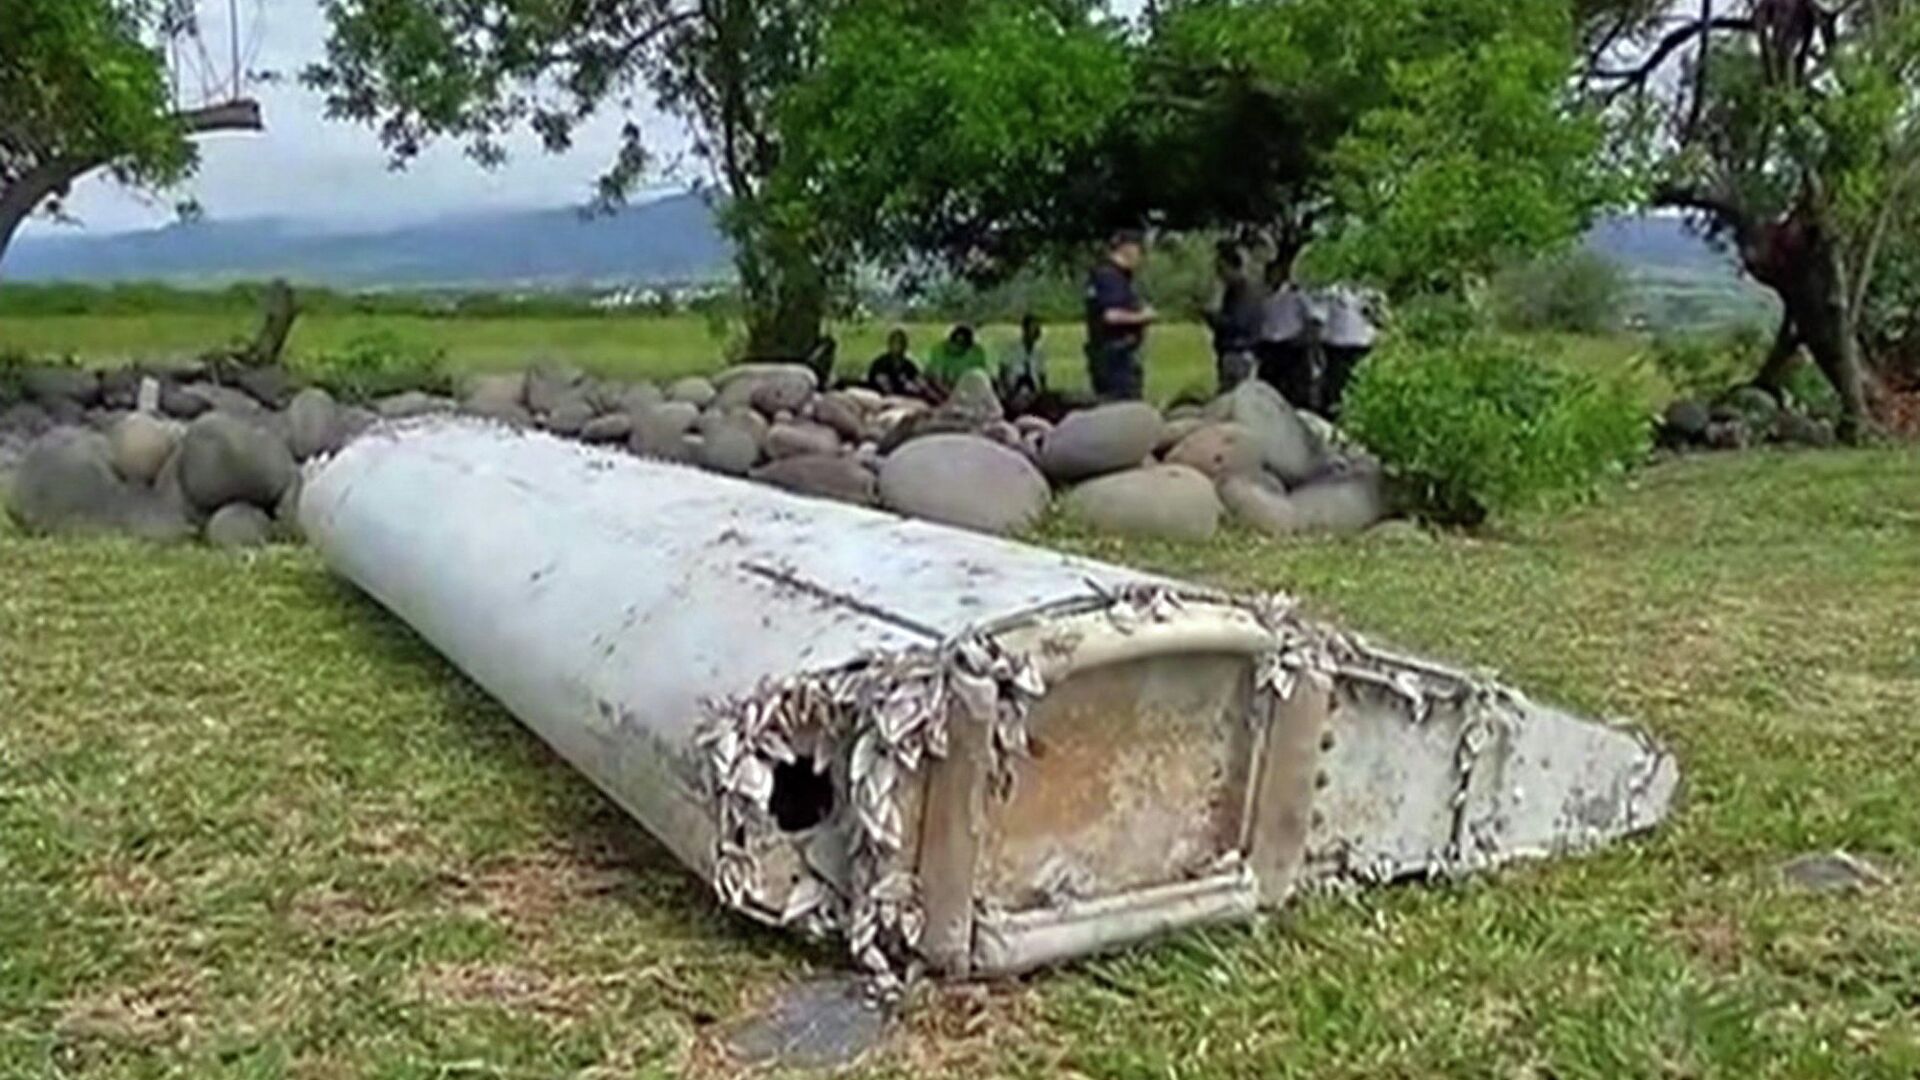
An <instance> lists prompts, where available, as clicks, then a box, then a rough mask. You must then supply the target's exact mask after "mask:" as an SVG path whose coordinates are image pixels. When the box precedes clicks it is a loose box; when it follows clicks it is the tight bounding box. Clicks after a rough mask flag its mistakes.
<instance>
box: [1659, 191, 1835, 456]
mask: <svg viewBox="0 0 1920 1080" xmlns="http://www.w3.org/2000/svg"><path fill="white" fill-rule="evenodd" d="M1655 203H1656V204H1657V205H1662V206H1668V207H1677V208H1682V209H1687V210H1693V211H1696V212H1698V213H1701V214H1705V215H1706V216H1707V217H1708V218H1710V219H1711V220H1712V221H1713V222H1714V224H1715V225H1717V226H1719V227H1720V228H1721V229H1722V230H1724V231H1725V232H1726V233H1728V234H1729V235H1731V236H1732V237H1733V239H1734V241H1735V243H1736V244H1737V245H1738V247H1739V251H1740V262H1741V265H1742V266H1743V267H1744V268H1745V269H1746V271H1747V274H1748V276H1750V277H1752V278H1753V279H1754V280H1755V281H1757V282H1759V283H1760V284H1761V285H1764V286H1766V287H1767V288H1768V289H1771V290H1772V291H1773V292H1774V294H1775V295H1776V296H1778V297H1779V298H1780V306H1781V309H1782V311H1783V312H1784V315H1783V316H1782V319H1781V327H1780V333H1779V335H1778V336H1777V337H1776V338H1775V341H1774V348H1773V350H1772V352H1771V353H1769V355H1768V357H1767V363H1766V365H1765V366H1764V367H1763V368H1762V369H1761V371H1760V374H1759V376H1758V377H1757V378H1756V379H1755V382H1756V384H1758V385H1760V386H1763V387H1765V388H1766V389H1768V390H1771V391H1775V392H1777V391H1778V390H1779V387H1780V384H1781V383H1782V382H1784V381H1785V379H1786V376H1787V373H1788V372H1789V371H1791V370H1792V366H1793V360H1794V357H1795V355H1796V352H1797V350H1798V349H1799V348H1802V347H1804V348H1805V349H1806V350H1807V354H1808V355H1809V356H1811V357H1812V358H1813V362H1814V363H1815V364H1816V365H1818V366H1819V368H1820V371H1821V373H1822V374H1823V375H1825V376H1826V377H1827V381H1828V382H1830V383H1832V384H1833V389H1834V392H1835V393H1837V394H1838V395H1839V397H1840V408H1841V422H1840V435H1841V437H1842V438H1844V439H1847V440H1848V441H1853V440H1856V439H1858V438H1859V437H1860V436H1861V434H1863V433H1864V431H1865V430H1866V427H1867V423H1868V416H1867V383H1868V377H1867V370H1866V366H1865V361H1864V360H1863V358H1862V354H1861V348H1860V334H1859V328H1858V327H1857V326H1856V325H1855V322H1854V315H1853V308H1852V306H1851V305H1850V304H1849V303H1848V289H1847V272H1846V268H1845V264H1844V262H1843V261H1842V258H1841V251H1840V245H1839V243H1838V242H1837V241H1836V240H1835V238H1834V235H1833V233H1832V231H1831V230H1830V229H1829V228H1827V226H1826V224H1825V222H1824V220H1823V215H1822V212H1821V204H1820V201H1819V199H1818V198H1817V197H1816V195H1815V193H1814V192H1813V191H1811V190H1810V191H1809V192H1807V193H1806V194H1804V195H1803V196H1802V197H1801V199H1800V200H1799V201H1798V202H1797V203H1796V204H1795V205H1794V207H1793V209H1792V210H1791V211H1789V212H1788V213H1787V214H1786V215H1785V216H1784V217H1781V218H1778V219H1775V220H1771V221H1760V220H1756V218H1755V217H1754V216H1753V215H1752V214H1751V213H1749V212H1747V211H1746V210H1745V209H1743V208H1742V207H1741V206H1740V205H1738V204H1737V203H1735V202H1734V201H1732V200H1730V199H1725V198H1721V197H1718V196H1716V195H1714V194H1712V193H1709V192H1700V191H1694V190H1686V189H1670V190H1667V191H1662V192H1660V193H1658V194H1657V195H1656V197H1655Z"/></svg>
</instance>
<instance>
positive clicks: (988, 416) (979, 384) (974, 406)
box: [940, 368, 1007, 427]
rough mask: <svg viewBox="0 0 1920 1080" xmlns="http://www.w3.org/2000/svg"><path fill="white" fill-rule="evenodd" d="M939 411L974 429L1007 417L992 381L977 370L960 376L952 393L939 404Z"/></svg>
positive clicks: (984, 373) (985, 374)
mask: <svg viewBox="0 0 1920 1080" xmlns="http://www.w3.org/2000/svg"><path fill="white" fill-rule="evenodd" d="M940 411H941V412H943V413H945V414H947V415H949V416H952V417H954V418H956V419H959V420H963V421H966V422H968V423H971V424H972V425H973V426H975V427H981V426H984V425H986V424H990V423H992V422H993V421H995V420H1003V419H1005V418H1006V415H1007V410H1006V407H1005V406H1003V405H1001V404H1000V395H999V394H996V393H994V390H993V379H992V378H991V377H989V376H988V375H987V373H986V372H984V371H981V370H980V369H979V368H975V369H973V370H971V371H968V372H966V373H965V374H963V375H961V376H960V381H959V382H957V383H954V384H953V393H951V394H948V395H947V400H946V401H944V402H942V403H941V405H940Z"/></svg>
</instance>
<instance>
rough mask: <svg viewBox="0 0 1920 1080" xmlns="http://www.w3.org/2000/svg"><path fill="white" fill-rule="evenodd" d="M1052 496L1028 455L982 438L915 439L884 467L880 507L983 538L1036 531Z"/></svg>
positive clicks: (884, 464)
mask: <svg viewBox="0 0 1920 1080" xmlns="http://www.w3.org/2000/svg"><path fill="white" fill-rule="evenodd" d="M1050 495H1051V492H1050V491H1049V490H1048V488H1047V479H1046V477H1044V476H1042V475H1041V474H1040V471H1039V470H1038V469H1036V468H1034V466H1033V463H1032V462H1031V461H1028V460H1027V458H1026V455H1024V454H1021V453H1020V452H1019V451H1016V450H1009V449H1007V448H1006V447H1004V446H1001V445H1000V444H999V443H996V442H994V441H992V440H991V439H985V438H982V437H980V436H978V435H929V436H927V437H926V438H923V439H915V440H914V441H912V442H910V443H908V444H907V445H906V446H903V447H901V448H900V449H899V450H897V451H895V452H894V453H893V454H892V455H890V456H889V457H888V458H887V459H886V460H885V461H884V462H882V463H881V466H880V501H881V502H882V503H883V504H884V505H885V506H886V507H887V508H888V509H890V510H893V511H895V512H897V513H901V514H905V515H907V516H909V517H917V518H925V519H927V520H929V521H937V522H940V523H942V524H946V525H955V526H958V527H960V528H963V529H973V530H976V531H979V532H990V533H1010V532H1014V531H1016V530H1019V529H1024V528H1027V527H1029V526H1031V525H1032V524H1033V523H1034V522H1036V521H1039V520H1040V515H1041V514H1043V513H1045V512H1046V509H1047V501H1048V498H1049V497H1050Z"/></svg>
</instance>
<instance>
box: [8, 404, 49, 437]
mask: <svg viewBox="0 0 1920 1080" xmlns="http://www.w3.org/2000/svg"><path fill="white" fill-rule="evenodd" d="M52 430H53V417H51V416H49V415H47V410H45V409H43V408H41V407H40V406H38V405H35V404H33V403H32V402H26V401H23V402H21V403H20V404H18V405H9V406H8V407H7V408H5V409H0V435H17V436H24V437H26V438H29V439H33V438H38V437H40V436H42V435H45V434H46V433H47V432H49V431H52Z"/></svg>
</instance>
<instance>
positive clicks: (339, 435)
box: [287, 387, 346, 461]
mask: <svg viewBox="0 0 1920 1080" xmlns="http://www.w3.org/2000/svg"><path fill="white" fill-rule="evenodd" d="M345 437H346V432H345V430H344V429H343V428H342V426H341V423H340V406H339V404H338V403H337V402H335V401H334V400H333V395H332V394H329V393H327V392H326V391H325V390H321V389H319V388H318V387H309V388H308V389H305V390H302V391H300V392H299V393H298V394H295V395H294V396H293V403H292V404H290V405H288V406H287V446H288V448H289V449H291V450H292V451H293V456H294V459H295V460H297V461H307V460H310V459H312V458H316V457H319V456H320V455H322V454H331V453H333V452H334V451H335V450H338V449H340V447H341V445H342V443H343V442H344V441H345Z"/></svg>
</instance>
